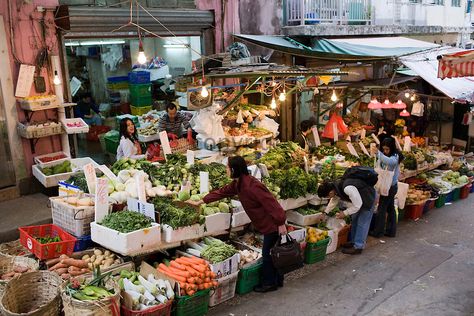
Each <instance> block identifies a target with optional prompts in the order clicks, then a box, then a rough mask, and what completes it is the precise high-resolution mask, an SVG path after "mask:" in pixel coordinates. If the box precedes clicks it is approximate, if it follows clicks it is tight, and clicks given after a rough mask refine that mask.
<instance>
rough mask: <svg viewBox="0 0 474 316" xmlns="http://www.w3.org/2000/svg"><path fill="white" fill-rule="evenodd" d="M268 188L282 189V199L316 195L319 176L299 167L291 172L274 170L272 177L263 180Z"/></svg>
mask: <svg viewBox="0 0 474 316" xmlns="http://www.w3.org/2000/svg"><path fill="white" fill-rule="evenodd" d="M263 183H264V184H265V185H266V186H267V187H273V190H271V191H273V192H275V191H274V189H275V187H278V188H279V189H280V192H279V196H280V197H281V198H282V199H296V198H298V197H301V196H305V195H306V194H307V193H316V192H317V190H318V175H317V174H312V173H309V174H307V173H306V172H304V171H303V169H301V168H299V167H293V168H291V169H289V170H273V171H271V172H270V176H269V177H267V178H264V179H263Z"/></svg>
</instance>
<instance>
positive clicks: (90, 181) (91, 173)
mask: <svg viewBox="0 0 474 316" xmlns="http://www.w3.org/2000/svg"><path fill="white" fill-rule="evenodd" d="M83 169H84V176H85V177H86V182H87V189H88V190H89V193H90V194H94V193H95V185H96V182H97V176H96V175H95V168H94V165H93V164H92V163H88V164H87V165H85V166H84V168H83Z"/></svg>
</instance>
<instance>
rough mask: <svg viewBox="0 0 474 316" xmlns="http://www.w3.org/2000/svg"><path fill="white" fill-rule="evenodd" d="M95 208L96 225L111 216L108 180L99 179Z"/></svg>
mask: <svg viewBox="0 0 474 316" xmlns="http://www.w3.org/2000/svg"><path fill="white" fill-rule="evenodd" d="M84 169H85V168H84ZM94 208H95V221H96V223H97V222H101V221H102V220H103V219H104V217H105V216H107V214H109V187H108V180H107V179H104V178H99V179H97V190H96V192H95V205H94Z"/></svg>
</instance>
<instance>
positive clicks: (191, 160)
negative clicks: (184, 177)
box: [186, 150, 194, 165]
mask: <svg viewBox="0 0 474 316" xmlns="http://www.w3.org/2000/svg"><path fill="white" fill-rule="evenodd" d="M186 162H187V163H188V164H190V165H194V151H192V150H188V151H186Z"/></svg>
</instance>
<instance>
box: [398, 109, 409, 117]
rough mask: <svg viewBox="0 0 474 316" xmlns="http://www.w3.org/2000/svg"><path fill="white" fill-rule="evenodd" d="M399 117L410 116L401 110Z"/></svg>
mask: <svg viewBox="0 0 474 316" xmlns="http://www.w3.org/2000/svg"><path fill="white" fill-rule="evenodd" d="M400 116H410V113H408V111H407V110H403V111H401V112H400Z"/></svg>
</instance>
